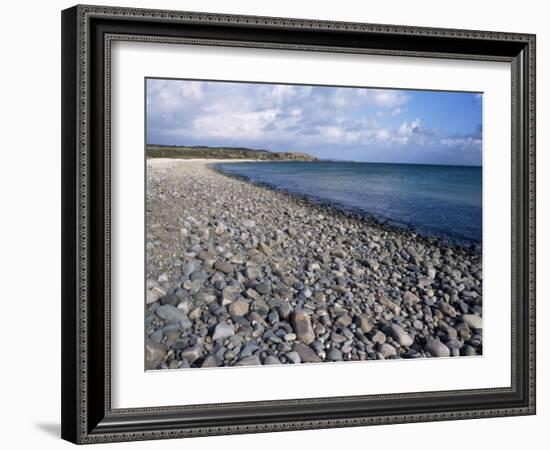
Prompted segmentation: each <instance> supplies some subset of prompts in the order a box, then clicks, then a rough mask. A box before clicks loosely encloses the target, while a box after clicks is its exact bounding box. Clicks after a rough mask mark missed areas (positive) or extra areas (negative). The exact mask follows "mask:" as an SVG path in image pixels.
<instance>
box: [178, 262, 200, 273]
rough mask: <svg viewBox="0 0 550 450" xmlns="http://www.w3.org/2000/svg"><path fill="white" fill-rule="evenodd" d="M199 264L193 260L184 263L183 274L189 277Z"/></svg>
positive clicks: (182, 266)
mask: <svg viewBox="0 0 550 450" xmlns="http://www.w3.org/2000/svg"><path fill="white" fill-rule="evenodd" d="M198 265H199V264H198V263H194V262H193V261H188V262H186V263H183V264H182V265H181V273H183V275H185V276H186V277H188V276H189V275H191V274H192V273H193V272H194V271H195V268H196V267H198Z"/></svg>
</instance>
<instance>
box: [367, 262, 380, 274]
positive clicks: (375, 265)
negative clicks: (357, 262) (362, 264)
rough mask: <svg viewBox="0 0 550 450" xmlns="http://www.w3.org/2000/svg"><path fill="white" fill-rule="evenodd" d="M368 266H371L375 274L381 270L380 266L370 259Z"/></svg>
mask: <svg viewBox="0 0 550 450" xmlns="http://www.w3.org/2000/svg"><path fill="white" fill-rule="evenodd" d="M367 264H368V265H369V267H370V269H371V270H372V271H373V272H377V271H378V269H379V268H380V264H378V262H377V261H375V260H374V259H369V260H368V262H367Z"/></svg>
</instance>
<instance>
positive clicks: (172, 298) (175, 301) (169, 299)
mask: <svg viewBox="0 0 550 450" xmlns="http://www.w3.org/2000/svg"><path fill="white" fill-rule="evenodd" d="M180 302H181V300H180V298H179V297H178V296H177V295H175V294H166V295H165V296H164V297H162V298H161V299H160V304H161V305H172V306H178V305H179V304H180Z"/></svg>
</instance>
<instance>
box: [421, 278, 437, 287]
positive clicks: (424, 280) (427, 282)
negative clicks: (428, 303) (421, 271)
mask: <svg viewBox="0 0 550 450" xmlns="http://www.w3.org/2000/svg"><path fill="white" fill-rule="evenodd" d="M432 280H433V279H432V278H430V277H421V278H419V279H418V282H417V286H418V287H421V288H426V287H427V286H429V285H430V284H432Z"/></svg>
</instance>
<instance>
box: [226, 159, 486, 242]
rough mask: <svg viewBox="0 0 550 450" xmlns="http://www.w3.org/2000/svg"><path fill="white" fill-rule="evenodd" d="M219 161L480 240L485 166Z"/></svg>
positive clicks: (291, 187) (338, 202)
mask: <svg viewBox="0 0 550 450" xmlns="http://www.w3.org/2000/svg"><path fill="white" fill-rule="evenodd" d="M216 167H217V168H218V169H220V170H221V171H223V172H226V173H229V174H233V175H239V176H242V177H244V178H247V179H249V180H251V181H254V182H259V183H264V184H267V185H269V186H271V187H274V188H278V189H283V190H286V191H288V192H291V193H297V194H302V195H306V196H308V197H312V198H314V199H317V200H322V201H325V202H329V203H331V204H332V205H334V206H335V207H338V208H341V209H345V210H352V211H355V212H359V213H362V214H365V215H370V216H373V217H375V218H377V219H379V220H382V221H387V222H390V223H392V224H394V225H398V226H405V227H412V228H414V229H415V230H417V231H418V232H419V233H422V234H425V235H432V236H438V237H442V238H446V239H449V240H451V241H454V242H459V243H466V244H469V243H479V242H481V233H482V224H481V221H482V219H481V217H482V214H481V202H482V184H481V177H482V174H481V168H480V167H464V166H429V165H413V164H375V163H348V162H274V163H270V162H252V163H228V164H226V163H223V164H217V165H216Z"/></svg>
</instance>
